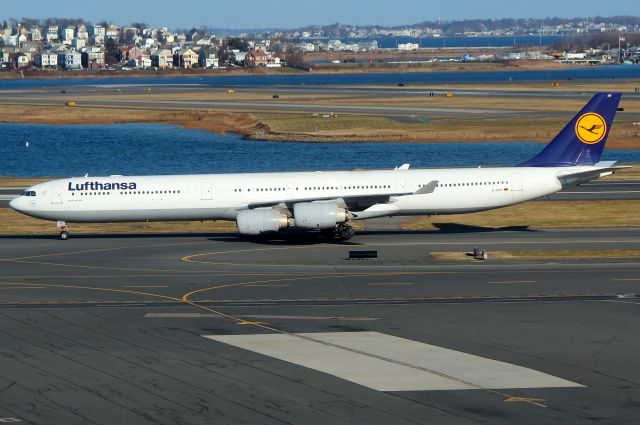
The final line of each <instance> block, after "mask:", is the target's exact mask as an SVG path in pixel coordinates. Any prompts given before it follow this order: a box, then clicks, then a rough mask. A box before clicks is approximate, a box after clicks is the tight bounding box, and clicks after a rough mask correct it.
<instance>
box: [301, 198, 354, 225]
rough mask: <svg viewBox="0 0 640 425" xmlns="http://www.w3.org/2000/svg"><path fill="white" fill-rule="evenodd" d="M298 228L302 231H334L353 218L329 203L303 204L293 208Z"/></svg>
mask: <svg viewBox="0 0 640 425" xmlns="http://www.w3.org/2000/svg"><path fill="white" fill-rule="evenodd" d="M293 218H294V219H295V224H296V227H300V228H302V229H333V228H335V227H336V224H339V223H344V222H346V221H348V220H349V219H350V218H351V217H350V214H349V213H348V212H347V211H346V210H345V209H343V208H340V207H338V206H337V205H336V204H334V203H329V202H301V203H299V204H295V205H294V206H293Z"/></svg>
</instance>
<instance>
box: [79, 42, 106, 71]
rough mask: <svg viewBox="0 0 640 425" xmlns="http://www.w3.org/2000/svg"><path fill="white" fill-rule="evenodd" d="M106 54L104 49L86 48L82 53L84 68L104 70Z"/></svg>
mask: <svg viewBox="0 0 640 425" xmlns="http://www.w3.org/2000/svg"><path fill="white" fill-rule="evenodd" d="M104 59H105V52H104V49H103V48H102V47H95V46H91V47H86V48H84V49H83V51H82V67H83V68H88V69H98V68H103V67H104V64H105V60H104Z"/></svg>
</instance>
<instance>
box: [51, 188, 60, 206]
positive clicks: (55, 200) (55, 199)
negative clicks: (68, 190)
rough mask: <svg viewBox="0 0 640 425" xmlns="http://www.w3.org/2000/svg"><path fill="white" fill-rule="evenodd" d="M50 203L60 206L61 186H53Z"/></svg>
mask: <svg viewBox="0 0 640 425" xmlns="http://www.w3.org/2000/svg"><path fill="white" fill-rule="evenodd" d="M51 203H52V204H61V203H62V186H54V187H53V190H52V191H51Z"/></svg>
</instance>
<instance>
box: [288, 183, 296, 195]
mask: <svg viewBox="0 0 640 425" xmlns="http://www.w3.org/2000/svg"><path fill="white" fill-rule="evenodd" d="M294 197H295V193H294V188H293V183H292V182H288V183H287V199H293V198H294Z"/></svg>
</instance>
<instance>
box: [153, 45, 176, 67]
mask: <svg viewBox="0 0 640 425" xmlns="http://www.w3.org/2000/svg"><path fill="white" fill-rule="evenodd" d="M151 66H155V67H156V68H160V69H166V68H173V55H172V54H171V51H170V50H167V49H158V50H156V51H154V52H152V53H151Z"/></svg>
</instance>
